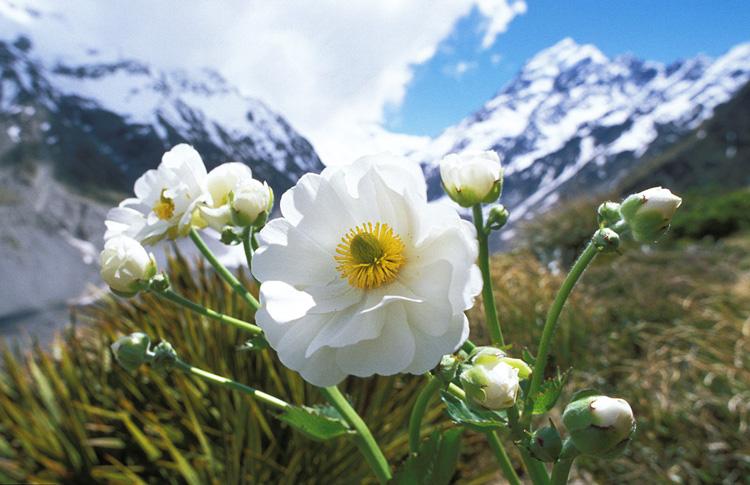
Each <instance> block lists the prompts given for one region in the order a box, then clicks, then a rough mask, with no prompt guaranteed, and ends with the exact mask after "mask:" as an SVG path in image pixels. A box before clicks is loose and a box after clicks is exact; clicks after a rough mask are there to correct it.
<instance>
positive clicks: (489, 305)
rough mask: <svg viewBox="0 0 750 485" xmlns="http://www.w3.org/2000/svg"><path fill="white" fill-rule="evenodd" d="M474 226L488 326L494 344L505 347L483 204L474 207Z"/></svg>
mask: <svg viewBox="0 0 750 485" xmlns="http://www.w3.org/2000/svg"><path fill="white" fill-rule="evenodd" d="M472 210H473V214H474V227H476V228H477V240H478V241H479V269H480V270H481V271H482V280H483V281H484V284H483V285H482V301H483V302H484V313H485V315H486V318H487V328H488V329H489V332H490V340H491V341H492V345H496V346H500V347H504V346H505V340H504V339H503V331H502V330H501V329H500V321H499V320H498V318H497V307H496V306H495V295H494V294H493V292H492V279H491V276H490V253H489V236H488V234H487V231H486V230H485V228H484V216H483V215H482V206H481V205H479V204H477V205H475V206H474V207H473V208H472Z"/></svg>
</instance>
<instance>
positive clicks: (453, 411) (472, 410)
mask: <svg viewBox="0 0 750 485" xmlns="http://www.w3.org/2000/svg"><path fill="white" fill-rule="evenodd" d="M440 398H441V399H442V400H443V402H444V403H445V409H446V411H447V413H448V416H450V418H451V419H452V420H453V422H455V423H458V424H463V425H466V426H467V427H469V428H472V429H474V430H476V431H491V430H494V429H499V428H503V427H505V425H506V423H507V418H506V416H505V413H504V412H499V411H491V410H489V409H480V408H477V407H474V406H470V405H469V404H468V403H467V402H466V401H464V400H463V399H459V398H457V397H456V396H454V395H453V394H451V393H449V392H448V391H441V393H440Z"/></svg>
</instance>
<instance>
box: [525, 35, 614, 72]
mask: <svg viewBox="0 0 750 485" xmlns="http://www.w3.org/2000/svg"><path fill="white" fill-rule="evenodd" d="M585 60H589V61H590V62H592V63H597V64H599V63H605V62H608V61H609V59H607V56H605V55H604V54H602V52H601V51H600V50H599V49H597V48H596V46H594V45H592V44H578V43H577V42H576V41H575V40H573V39H572V38H570V37H566V38H564V39H562V40H561V41H559V42H558V43H557V44H555V45H553V46H552V47H548V48H547V49H544V50H543V51H541V52H539V53H538V54H537V55H535V56H534V57H532V58H531V60H530V61H529V62H527V63H526V65H525V66H524V69H523V71H524V72H527V73H528V72H534V73H535V74H537V75H538V74H549V75H555V74H557V73H559V72H560V71H562V70H564V69H569V68H571V67H573V66H575V65H576V64H578V63H579V62H582V61H585Z"/></svg>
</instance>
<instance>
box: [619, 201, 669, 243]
mask: <svg viewBox="0 0 750 485" xmlns="http://www.w3.org/2000/svg"><path fill="white" fill-rule="evenodd" d="M680 204H682V199H681V198H679V197H677V196H676V195H674V194H673V193H672V192H670V191H669V190H668V189H663V188H661V187H653V188H650V189H648V190H644V191H643V192H639V193H637V194H633V195H630V196H628V198H626V199H625V200H624V201H623V202H622V205H620V214H622V218H623V219H624V220H625V222H626V223H627V224H628V227H629V228H630V232H631V233H632V234H633V239H635V240H636V241H638V242H655V241H657V240H659V239H660V238H661V237H662V236H663V235H664V234H666V232H667V230H668V229H669V224H670V223H671V222H672V217H673V216H674V213H675V212H676V211H677V208H678V207H680Z"/></svg>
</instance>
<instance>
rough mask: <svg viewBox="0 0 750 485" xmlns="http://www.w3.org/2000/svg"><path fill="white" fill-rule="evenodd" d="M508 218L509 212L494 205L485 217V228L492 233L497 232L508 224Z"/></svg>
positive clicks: (503, 207) (501, 206) (502, 207)
mask: <svg viewBox="0 0 750 485" xmlns="http://www.w3.org/2000/svg"><path fill="white" fill-rule="evenodd" d="M509 217H510V212H508V209H506V208H505V206H504V205H502V204H500V205H496V206H494V207H493V208H491V209H490V213H489V214H488V215H487V227H488V228H489V229H490V230H492V231H497V230H498V229H500V228H501V227H503V226H504V225H505V223H506V222H508V218H509Z"/></svg>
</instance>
